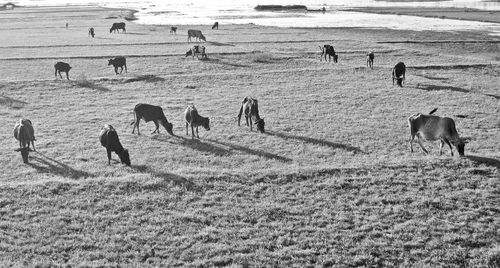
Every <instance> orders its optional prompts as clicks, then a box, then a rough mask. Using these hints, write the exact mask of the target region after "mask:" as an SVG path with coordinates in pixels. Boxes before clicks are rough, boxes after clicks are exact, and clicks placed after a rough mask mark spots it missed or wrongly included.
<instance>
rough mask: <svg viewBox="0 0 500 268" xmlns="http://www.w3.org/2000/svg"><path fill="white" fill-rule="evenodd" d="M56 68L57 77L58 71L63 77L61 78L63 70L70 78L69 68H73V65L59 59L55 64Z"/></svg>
mask: <svg viewBox="0 0 500 268" xmlns="http://www.w3.org/2000/svg"><path fill="white" fill-rule="evenodd" d="M54 68H55V69H56V71H55V73H54V75H55V76H56V79H57V74H58V73H59V77H61V79H62V75H61V72H64V73H66V78H67V79H68V80H69V70H71V66H69V64H67V63H65V62H62V61H58V62H57V63H56V64H55V65H54Z"/></svg>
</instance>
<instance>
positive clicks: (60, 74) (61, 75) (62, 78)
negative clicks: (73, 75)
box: [57, 71, 63, 79]
mask: <svg viewBox="0 0 500 268" xmlns="http://www.w3.org/2000/svg"><path fill="white" fill-rule="evenodd" d="M57 72H58V73H59V77H61V79H63V78H62V75H61V71H57Z"/></svg>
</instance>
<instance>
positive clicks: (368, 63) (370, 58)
mask: <svg viewBox="0 0 500 268" xmlns="http://www.w3.org/2000/svg"><path fill="white" fill-rule="evenodd" d="M374 59H375V54H373V51H371V52H370V53H368V54H366V66H368V67H370V69H373V60H374Z"/></svg>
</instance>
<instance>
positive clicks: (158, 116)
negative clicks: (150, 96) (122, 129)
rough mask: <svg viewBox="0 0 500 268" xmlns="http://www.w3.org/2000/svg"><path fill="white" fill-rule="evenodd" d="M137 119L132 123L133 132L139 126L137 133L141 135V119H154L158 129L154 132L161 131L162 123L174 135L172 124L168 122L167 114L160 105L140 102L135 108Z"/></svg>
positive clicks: (147, 120)
mask: <svg viewBox="0 0 500 268" xmlns="http://www.w3.org/2000/svg"><path fill="white" fill-rule="evenodd" d="M134 115H135V120H134V122H132V123H131V124H130V125H134V128H133V129H132V133H134V130H135V128H137V134H139V135H141V133H140V132H139V122H140V121H141V119H143V120H144V121H146V123H147V122H149V121H153V122H154V123H155V126H156V129H155V130H154V131H153V132H152V133H155V132H157V133H158V134H159V133H160V129H159V124H161V125H162V126H163V127H164V128H165V130H167V132H168V133H169V134H170V135H172V136H174V133H173V132H172V124H171V123H169V122H168V120H167V118H166V117H165V114H164V113H163V109H162V108H161V107H160V106H154V105H150V104H144V103H139V104H137V105H136V106H135V108H134Z"/></svg>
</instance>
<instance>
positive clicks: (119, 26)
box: [109, 22, 127, 33]
mask: <svg viewBox="0 0 500 268" xmlns="http://www.w3.org/2000/svg"><path fill="white" fill-rule="evenodd" d="M120 30H123V32H127V31H126V30H125V22H115V23H113V25H111V28H110V29H109V33H112V32H114V31H116V32H120Z"/></svg>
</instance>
